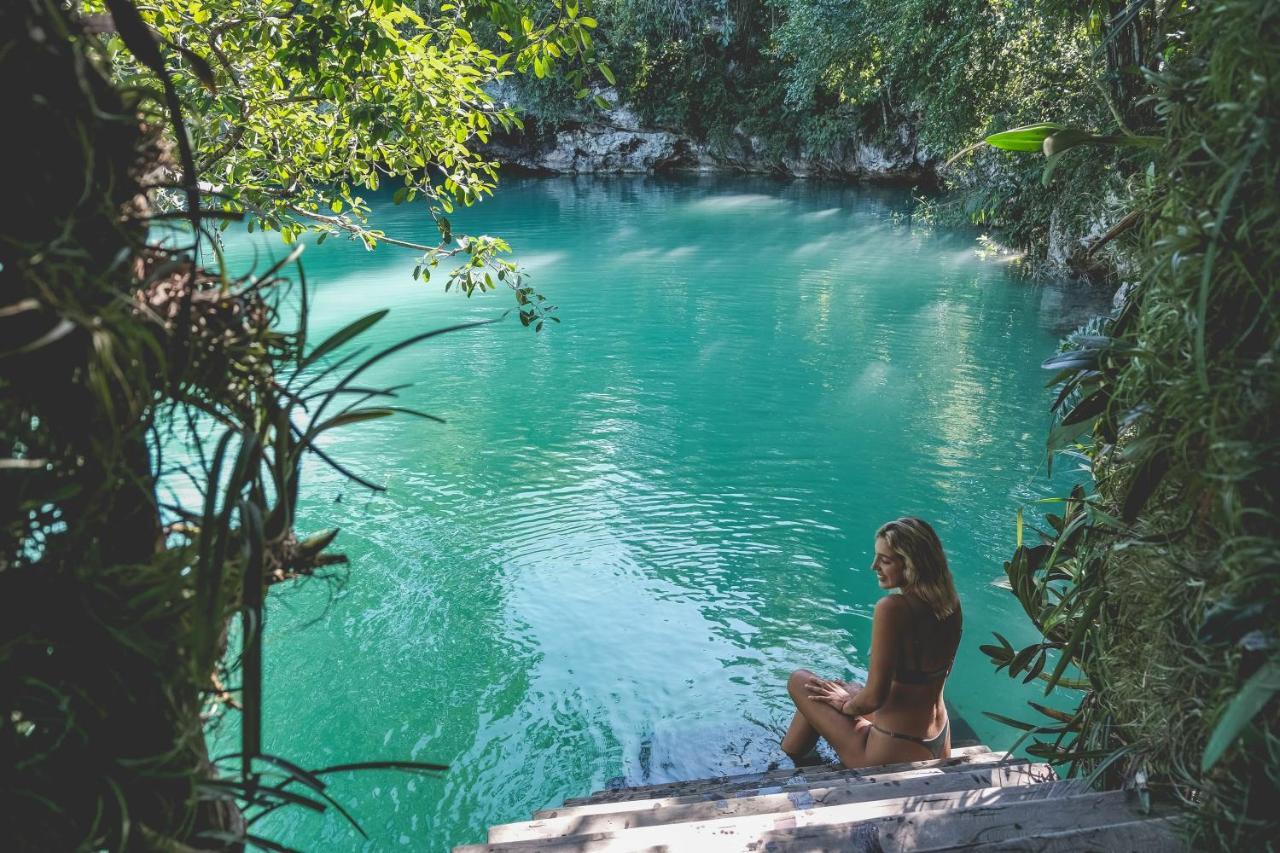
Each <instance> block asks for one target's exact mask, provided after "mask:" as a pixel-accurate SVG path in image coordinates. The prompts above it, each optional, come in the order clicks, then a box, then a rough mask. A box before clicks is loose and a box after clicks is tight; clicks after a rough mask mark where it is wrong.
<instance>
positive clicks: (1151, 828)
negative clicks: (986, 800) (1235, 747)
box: [936, 817, 1191, 853]
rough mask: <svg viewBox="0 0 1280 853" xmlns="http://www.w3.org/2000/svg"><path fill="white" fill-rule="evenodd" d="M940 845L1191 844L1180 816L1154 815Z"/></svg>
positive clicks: (1164, 850) (998, 850)
mask: <svg viewBox="0 0 1280 853" xmlns="http://www.w3.org/2000/svg"><path fill="white" fill-rule="evenodd" d="M936 849H937V853H941V851H942V850H965V851H972V853H1080V851H1086V850H1097V851H1104V853H1122V851H1123V853H1187V851H1189V850H1190V849H1191V847H1190V845H1188V844H1187V841H1186V839H1185V838H1184V837H1183V836H1182V835H1181V833H1179V831H1178V821H1177V818H1173V817H1153V818H1148V819H1146V820H1135V821H1130V822H1129V823H1113V824H1108V825H1106V826H1091V827H1086V828H1083V829H1070V830H1066V831H1064V832H1040V833H1036V834H1035V835H1027V836H1024V837H1022V838H1011V839H1008V840H1006V841H993V842H991V843H988V844H978V845H976V846H974V845H969V846H965V847H944V848H936Z"/></svg>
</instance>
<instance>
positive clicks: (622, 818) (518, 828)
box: [489, 762, 1057, 844]
mask: <svg viewBox="0 0 1280 853" xmlns="http://www.w3.org/2000/svg"><path fill="white" fill-rule="evenodd" d="M900 775H906V774H900ZM1056 779H1057V775H1056V774H1055V773H1054V772H1053V769H1052V768H1051V767H1050V766H1049V765H1047V764H1035V765H1033V764H1030V763H1026V762H1020V763H1017V764H1001V765H989V766H987V767H985V768H983V769H973V770H969V771H966V772H962V773H934V774H932V775H927V776H919V775H914V776H910V775H908V776H907V778H905V779H888V780H885V781H880V782H876V783H871V784H866V783H855V784H844V785H835V786H830V787H821V786H820V787H816V788H812V789H807V790H803V791H796V792H789V793H777V794H764V795H760V796H755V797H733V798H728V799H724V798H721V799H717V800H712V801H703V802H696V803H683V804H676V805H669V806H655V807H653V808H648V809H635V810H628V811H623V812H610V813H599V814H577V815H569V816H563V817H555V818H549V819H543V820H532V821H525V822H522V823H508V824H503V825H501V826H495V827H493V828H491V829H490V830H489V843H490V844H496V843H498V842H502V841H520V840H525V839H530V838H555V837H557V836H564V835H589V834H593V833H600V832H620V831H622V830H624V829H634V828H637V827H641V826H660V825H666V824H673V823H688V822H693V821H704V820H715V819H719V818H727V817H745V816H747V815H761V814H776V813H779V812H788V811H797V810H804V809H816V808H827V807H830V806H841V805H850V804H853V803H868V804H869V803H874V802H875V801H878V800H893V801H895V802H900V801H902V800H903V799H904V798H908V797H910V798H928V797H930V796H932V795H937V794H944V793H953V792H957V791H966V790H973V789H981V788H1009V787H1016V786H1021V785H1034V784H1036V783H1039V782H1052V781H1055V780H1056Z"/></svg>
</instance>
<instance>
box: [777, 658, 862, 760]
mask: <svg viewBox="0 0 1280 853" xmlns="http://www.w3.org/2000/svg"><path fill="white" fill-rule="evenodd" d="M816 677H817V676H815V675H814V674H813V673H812V672H810V671H809V670H807V669H797V670H796V671H795V672H793V673H791V677H790V678H788V679H787V692H788V693H789V694H791V701H793V702H795V703H796V715H795V717H794V718H793V719H792V720H791V726H790V727H789V728H788V729H787V734H786V736H785V737H783V739H782V750H783V752H785V753H787V755H789V756H791V758H792V759H793V760H794V759H797V758H802V757H803V756H804V755H805V754H807V753H808V752H809V751H810V750H811V749H813V748H814V746H815V745H816V744H817V743H818V738H819V737H824V738H826V739H827V743H829V744H831V746H832V748H833V749H835V751H836V755H837V756H839V758H840V763H841V764H843V765H844V766H845V767H860V766H863V765H864V764H866V761H865V757H866V755H865V754H866V747H867V733H868V732H870V731H871V723H870V722H868V721H867V720H864V719H863V718H861V717H846V716H845V715H844V714H841V713H840V712H839V711H837V710H836V709H835V708H832V707H831V706H830V705H826V704H824V703H822V702H815V701H813V700H812V699H810V698H809V691H808V689H807V688H806V687H805V684H806V683H807V682H808V681H809V680H810V679H813V678H816Z"/></svg>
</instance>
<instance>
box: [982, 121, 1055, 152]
mask: <svg viewBox="0 0 1280 853" xmlns="http://www.w3.org/2000/svg"><path fill="white" fill-rule="evenodd" d="M1062 129H1063V127H1062V125H1060V124H1052V123H1049V122H1042V123H1040V124H1028V125H1024V126H1023V127H1015V128H1012V129H1010V130H1002V131H1000V132H999V133H993V134H991V135H990V136H988V137H987V138H986V140H984V141H985V142H986V143H987V144H988V145H990V146H991V147H993V148H1000V149H1003V150H1005V151H1042V150H1043V148H1044V141H1045V139H1046V138H1048V137H1049V136H1052V135H1053V134H1054V132H1056V131H1059V130H1062Z"/></svg>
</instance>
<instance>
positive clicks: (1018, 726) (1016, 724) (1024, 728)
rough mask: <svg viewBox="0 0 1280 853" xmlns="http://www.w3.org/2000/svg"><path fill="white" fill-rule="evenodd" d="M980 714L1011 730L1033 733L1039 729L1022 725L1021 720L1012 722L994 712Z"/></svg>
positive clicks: (1029, 724)
mask: <svg viewBox="0 0 1280 853" xmlns="http://www.w3.org/2000/svg"><path fill="white" fill-rule="evenodd" d="M982 713H983V715H984V716H987V717H990V718H991V719H993V720H995V721H996V722H997V723H1004V724H1005V725H1006V726H1012V727H1013V728H1015V729H1021V730H1022V731H1024V732H1033V731H1035V730H1036V729H1037V728H1039V727H1038V726H1035V725H1032V724H1031V723H1024V722H1022V721H1021V720H1014V719H1012V718H1010V717H1006V716H1004V715H1002V714H997V713H995V712H994V711H983V712H982Z"/></svg>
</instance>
